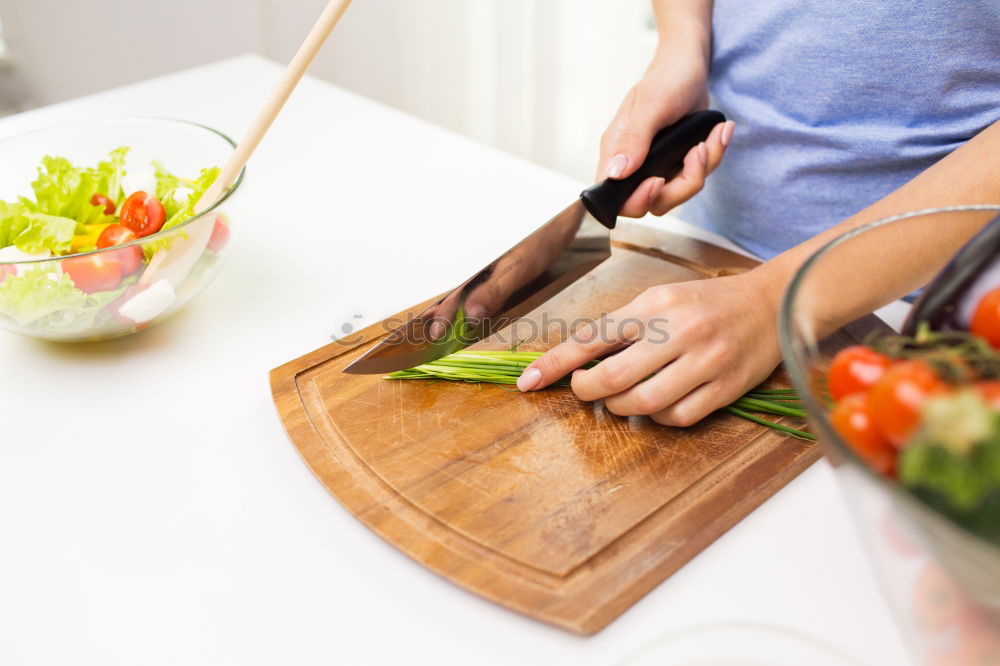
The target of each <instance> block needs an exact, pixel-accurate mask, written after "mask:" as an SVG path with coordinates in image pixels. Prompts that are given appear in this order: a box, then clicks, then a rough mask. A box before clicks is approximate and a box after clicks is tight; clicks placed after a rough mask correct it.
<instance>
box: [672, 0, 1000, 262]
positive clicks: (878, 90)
mask: <svg viewBox="0 0 1000 666" xmlns="http://www.w3.org/2000/svg"><path fill="white" fill-rule="evenodd" d="M709 89H710V92H711V95H712V98H713V106H714V107H715V108H718V109H719V110H720V111H722V112H723V113H725V114H726V116H727V117H728V118H730V119H732V120H735V121H736V131H735V134H734V137H733V140H732V143H731V144H730V146H729V149H728V151H727V153H726V156H725V159H723V161H722V164H721V165H720V166H719V168H718V169H717V170H716V171H715V173H713V174H712V175H711V176H710V177H709V178H708V180H707V182H706V186H705V189H704V191H703V192H702V193H701V194H699V195H698V196H697V197H695V198H694V199H693V200H692V201H691V202H690V203H689V204H688V205H687V206H685V208H684V210H683V212H682V217H684V218H685V219H688V220H690V221H692V222H694V223H696V224H699V225H701V226H703V227H706V228H708V229H711V230H713V231H717V232H719V233H722V234H723V235H725V236H728V237H729V238H731V239H732V240H733V241H735V242H736V243H738V244H740V245H742V246H743V247H745V248H747V249H748V250H750V251H752V252H754V253H755V254H757V255H760V256H762V257H765V258H769V257H771V256H774V255H775V254H777V253H779V252H781V251H782V250H785V249H787V248H789V247H792V246H793V245H796V244H798V243H800V242H802V241H804V240H806V239H807V238H809V237H811V236H814V235H816V234H817V233H819V232H821V231H823V230H824V229H826V228H828V227H830V226H832V225H834V224H836V223H837V222H839V221H841V220H843V219H844V218H846V217H849V216H850V215H852V214H854V213H856V212H857V211H859V210H861V209H862V208H864V207H866V206H868V205H869V204H871V203H873V202H875V201H877V200H878V199H880V198H882V197H883V196H885V195H887V194H889V193H890V192H892V191H893V190H895V189H897V188H898V187H900V186H901V185H903V184H904V183H906V182H907V181H909V180H910V179H912V178H913V177H914V176H916V175H917V174H918V173H920V172H921V171H923V170H924V169H926V168H927V167H929V166H931V165H932V164H934V163H935V162H937V161H938V160H940V159H941V158H942V157H944V156H945V155H947V154H948V153H950V152H951V151H953V150H955V149H956V148H958V147H959V146H961V145H962V144H963V143H965V142H966V141H968V140H969V139H971V138H972V137H973V136H975V135H976V134H977V133H978V132H980V131H982V130H983V129H984V128H986V127H987V126H989V125H990V124H991V123H993V122H994V121H996V120H997V119H998V118H1000V0H953V1H952V2H944V1H938V2H933V1H931V0H824V1H820V0H715V9H714V14H713V38H712V66H711V73H710V77H709ZM995 176H996V177H997V178H1000V174H995Z"/></svg>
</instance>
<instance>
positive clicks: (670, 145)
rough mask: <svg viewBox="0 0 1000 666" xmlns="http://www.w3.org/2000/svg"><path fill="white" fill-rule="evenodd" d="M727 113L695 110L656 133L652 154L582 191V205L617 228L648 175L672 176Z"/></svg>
mask: <svg viewBox="0 0 1000 666" xmlns="http://www.w3.org/2000/svg"><path fill="white" fill-rule="evenodd" d="M725 120H726V117H725V116H724V115H722V114H721V113H719V112H718V111H695V112H694V113H692V114H689V115H686V116H684V117H683V118H681V119H680V120H678V121H677V122H676V123H674V124H673V125H671V126H670V127H665V128H663V129H661V130H660V131H659V132H657V133H656V136H654V137H653V141H652V142H651V143H650V145H649V154H648V155H647V156H646V161H645V162H643V163H642V166H640V167H639V168H638V169H637V170H636V172H635V173H633V174H632V175H631V176H629V177H628V178H623V179H621V180H612V179H611V178H608V179H606V180H605V181H604V182H601V183H597V184H596V185H592V186H590V187H588V188H587V189H585V190H584V191H583V192H581V193H580V198H581V199H583V205H584V206H586V207H587V210H588V211H589V212H590V214H591V215H593V216H594V217H596V218H597V219H598V220H599V221H600V222H601V224H603V225H604V226H606V227H607V228H608V229H614V228H615V222H617V221H618V212H619V211H620V210H621V208H622V206H624V205H625V202H626V201H627V200H628V198H629V197H630V196H632V193H633V192H635V190H636V188H637V187H639V185H641V184H642V182H643V181H644V180H646V179H647V178H652V177H654V176H659V177H660V178H665V179H666V180H670V179H671V178H673V177H674V176H676V175H677V174H678V173H680V170H681V169H682V168H683V167H684V156H685V155H687V154H688V151H689V150H691V149H692V148H694V147H695V146H696V145H698V144H699V143H701V142H702V141H704V140H705V139H707V138H708V135H709V134H710V133H711V132H712V128H713V127H715V126H716V125H718V124H719V123H721V122H725Z"/></svg>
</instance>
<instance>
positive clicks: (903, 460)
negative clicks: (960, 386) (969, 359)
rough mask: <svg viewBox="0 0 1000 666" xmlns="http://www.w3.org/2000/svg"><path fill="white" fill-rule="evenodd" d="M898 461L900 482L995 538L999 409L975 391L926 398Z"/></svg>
mask: <svg viewBox="0 0 1000 666" xmlns="http://www.w3.org/2000/svg"><path fill="white" fill-rule="evenodd" d="M898 464H899V467H898V474H899V480H900V482H901V483H902V484H903V485H904V486H906V487H908V488H909V489H911V490H912V491H913V493H914V494H916V495H917V496H918V497H920V498H921V499H922V500H924V501H925V502H927V503H928V504H931V505H932V506H934V507H935V508H937V509H938V510H939V511H941V512H943V513H944V514H945V515H947V516H949V517H951V518H952V519H953V520H955V521H956V522H958V523H959V524H962V525H964V526H965V527H967V528H968V529H970V530H971V531H973V532H975V533H977V534H979V535H980V536H983V537H985V538H987V539H990V540H991V541H994V542H997V543H1000V412H997V411H996V410H995V409H993V408H991V406H990V405H989V404H988V403H987V402H986V401H985V400H984V399H983V398H982V397H981V395H980V394H979V393H977V392H976V391H974V390H971V389H966V390H961V391H956V392H954V393H951V394H948V395H945V396H941V397H938V398H933V399H931V400H929V401H928V402H927V404H926V405H925V406H924V408H923V410H922V414H921V425H920V428H919V430H918V431H917V433H916V435H915V436H914V438H913V439H912V441H911V442H910V443H909V444H907V446H906V448H905V449H903V451H902V453H901V454H900V458H899V463H898Z"/></svg>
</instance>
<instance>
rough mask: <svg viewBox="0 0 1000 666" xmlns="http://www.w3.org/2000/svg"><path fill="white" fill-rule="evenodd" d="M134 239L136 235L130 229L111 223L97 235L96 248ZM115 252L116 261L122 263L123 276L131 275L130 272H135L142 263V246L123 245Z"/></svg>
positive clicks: (120, 243)
mask: <svg viewBox="0 0 1000 666" xmlns="http://www.w3.org/2000/svg"><path fill="white" fill-rule="evenodd" d="M135 239H136V235H135V234H134V233H132V231H131V230H129V229H126V228H125V227H123V226H122V225H120V224H111V225H108V226H107V227H106V228H105V229H104V231H102V232H101V235H100V236H98V238H97V248H98V249H103V248H106V247H113V246H115V245H123V244H125V243H128V242H129V241H134V240H135ZM107 254H110V253H107ZM116 254H117V255H118V261H119V262H120V263H121V265H122V275H123V276H126V275H132V273H135V272H136V271H137V270H138V269H139V265H140V264H142V248H141V247H139V246H138V245H131V246H129V247H123V248H122V249H120V250H118V252H117V253H116Z"/></svg>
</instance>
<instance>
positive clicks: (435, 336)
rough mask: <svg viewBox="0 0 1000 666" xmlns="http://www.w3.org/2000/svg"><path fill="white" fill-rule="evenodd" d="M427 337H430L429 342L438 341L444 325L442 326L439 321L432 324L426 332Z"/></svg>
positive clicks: (442, 333)
mask: <svg viewBox="0 0 1000 666" xmlns="http://www.w3.org/2000/svg"><path fill="white" fill-rule="evenodd" d="M427 335H429V336H430V337H431V342H434V341H435V340H440V339H441V336H443V335H444V324H442V323H441V322H439V321H436V322H434V323H433V324H431V328H430V330H429V331H428V332H427Z"/></svg>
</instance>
